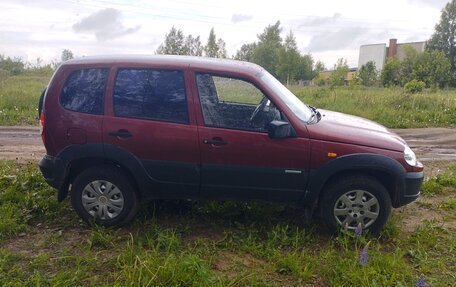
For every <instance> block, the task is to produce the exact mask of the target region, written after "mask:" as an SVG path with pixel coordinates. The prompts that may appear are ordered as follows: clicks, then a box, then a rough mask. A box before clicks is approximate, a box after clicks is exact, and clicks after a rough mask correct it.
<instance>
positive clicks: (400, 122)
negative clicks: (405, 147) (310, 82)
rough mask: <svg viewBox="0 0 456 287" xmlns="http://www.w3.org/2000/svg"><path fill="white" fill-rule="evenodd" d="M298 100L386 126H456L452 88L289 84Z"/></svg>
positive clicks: (455, 96)
mask: <svg viewBox="0 0 456 287" xmlns="http://www.w3.org/2000/svg"><path fill="white" fill-rule="evenodd" d="M291 91H292V92H293V93H294V94H295V95H296V96H297V97H298V98H300V99H301V100H302V101H304V102H305V103H307V104H310V105H313V106H315V107H317V108H322V109H328V110H334V111H338V112H343V113H347V114H352V115H357V116H361V117H364V118H367V119H370V120H373V121H376V122H378V123H381V124H382V125H384V126H386V127H388V128H422V127H448V126H454V125H456V90H454V89H451V90H425V91H424V92H422V93H417V94H407V93H406V92H404V90H403V89H401V88H362V87H356V88H353V87H340V88H337V89H335V90H331V89H329V88H326V87H323V88H321V87H292V88H291Z"/></svg>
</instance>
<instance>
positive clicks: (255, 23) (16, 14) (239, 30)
mask: <svg viewBox="0 0 456 287" xmlns="http://www.w3.org/2000/svg"><path fill="white" fill-rule="evenodd" d="M447 2H448V1H447V0H382V1H379V0H345V1H342V0H317V1H315V0H313V1H306V0H300V1H289V0H281V1H266V0H263V1H256V0H250V1H249V0H230V1H213V0H212V1H210V0H169V1H167V0H160V1H155V0H149V1H146V0H137V1H134V0H131V1H126V0H125V1H124V0H111V1H108V0H92V1H89V0H0V54H3V55H5V56H10V57H21V58H22V59H24V60H25V61H28V62H30V63H31V64H36V63H37V59H38V58H39V59H40V60H41V61H42V63H50V62H51V61H56V60H59V59H60V55H61V52H62V50H63V49H70V50H71V51H72V52H73V54H74V55H75V56H78V57H81V56H91V55H107V54H109V55H111V54H154V53H155V51H156V49H157V48H158V46H159V45H160V44H161V43H162V42H163V41H164V38H165V35H166V34H167V33H168V32H169V30H170V29H171V27H173V26H174V27H176V28H177V29H181V30H182V31H183V32H184V34H185V35H188V34H191V35H193V36H198V35H199V36H200V37H201V39H202V42H203V44H205V43H206V41H207V37H208V35H209V32H210V29H211V28H212V27H213V28H214V30H215V33H216V35H217V38H222V39H223V40H224V41H225V42H226V48H227V51H228V55H229V56H232V55H234V54H235V53H236V51H237V49H239V48H240V47H241V45H242V44H245V43H251V42H253V41H256V40H257V35H258V34H260V33H261V32H262V31H263V30H264V28H265V27H266V26H268V25H272V24H274V23H276V21H278V20H280V22H281V27H282V29H283V30H282V37H283V38H285V36H286V34H287V33H288V31H289V30H292V31H293V33H294V35H295V37H296V40H297V44H298V48H299V50H300V51H301V53H303V54H307V53H310V54H311V55H312V56H313V58H314V59H315V60H320V61H322V62H323V63H324V64H325V66H326V67H327V68H332V67H333V65H334V64H335V63H336V61H337V59H338V58H345V59H347V62H348V64H349V66H350V67H356V66H357V63H358V55H359V47H360V46H361V45H365V44H377V43H386V44H387V43H388V41H389V39H390V38H396V39H398V43H404V42H413V41H426V40H427V39H429V37H430V36H431V35H432V33H433V31H434V27H435V25H436V24H437V23H438V21H439V19H440V14H441V10H442V9H443V8H444V6H445V4H446V3H447Z"/></svg>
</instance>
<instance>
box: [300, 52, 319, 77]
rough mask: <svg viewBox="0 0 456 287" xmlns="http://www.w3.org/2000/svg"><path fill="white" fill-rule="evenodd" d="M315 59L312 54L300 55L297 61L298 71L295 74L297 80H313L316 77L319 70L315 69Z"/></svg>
mask: <svg viewBox="0 0 456 287" xmlns="http://www.w3.org/2000/svg"><path fill="white" fill-rule="evenodd" d="M313 65H314V60H313V58H312V55H310V54H307V55H299V59H298V62H297V63H296V66H297V73H296V76H295V78H294V79H295V80H297V81H299V80H307V81H308V80H312V79H313V78H315V77H316V76H317V75H318V73H319V72H317V71H316V70H314V69H313Z"/></svg>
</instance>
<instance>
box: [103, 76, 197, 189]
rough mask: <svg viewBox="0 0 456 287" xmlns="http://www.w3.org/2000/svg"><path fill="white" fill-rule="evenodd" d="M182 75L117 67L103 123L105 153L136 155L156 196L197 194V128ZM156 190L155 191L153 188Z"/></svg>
mask: <svg viewBox="0 0 456 287" xmlns="http://www.w3.org/2000/svg"><path fill="white" fill-rule="evenodd" d="M185 78H186V72H185V71H184V70H180V69H159V68H157V69H155V68H142V67H135V68H124V67H119V68H118V69H117V70H116V71H115V76H114V77H112V80H111V82H113V83H112V86H111V87H112V91H111V94H112V97H110V99H109V103H108V104H107V106H108V107H109V108H108V112H107V115H106V117H105V119H104V121H103V140H104V143H105V146H106V147H108V146H110V147H115V148H105V150H106V152H110V151H111V152H113V151H115V149H116V148H120V149H122V150H124V151H128V152H129V153H130V154H131V155H133V156H134V157H136V158H137V159H138V160H139V161H140V162H141V164H142V165H143V167H144V169H145V170H146V171H147V174H148V176H149V179H150V180H151V183H154V184H151V185H150V189H151V192H154V193H155V194H154V195H155V196H159V197H160V198H174V197H178V198H179V197H186V196H188V197H193V196H196V195H197V194H198V191H199V180H200V175H199V166H198V165H199V160H200V154H199V147H198V137H197V128H196V126H195V125H194V124H193V123H194V121H195V120H194V118H193V115H192V114H191V113H190V112H189V106H190V103H189V99H191V97H190V96H189V92H188V91H189V90H190V89H188V87H187V86H186V81H185ZM153 189H158V190H153Z"/></svg>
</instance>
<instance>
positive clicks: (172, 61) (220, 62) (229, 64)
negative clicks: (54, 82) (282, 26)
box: [62, 55, 264, 73]
mask: <svg viewBox="0 0 456 287" xmlns="http://www.w3.org/2000/svg"><path fill="white" fill-rule="evenodd" d="M113 64H117V65H125V66H128V65H147V64H150V65H159V66H167V67H175V68H184V67H192V68H196V69H209V70H225V71H236V72H247V73H252V72H253V73H258V72H261V71H263V70H264V69H263V68H262V67H260V66H258V65H256V64H253V63H249V62H244V61H237V60H229V59H219V58H208V57H197V56H178V55H112V56H89V57H82V58H76V59H71V60H68V61H66V62H64V63H63V64H62V65H65V66H67V65H70V66H71V65H78V66H79V65H113Z"/></svg>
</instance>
